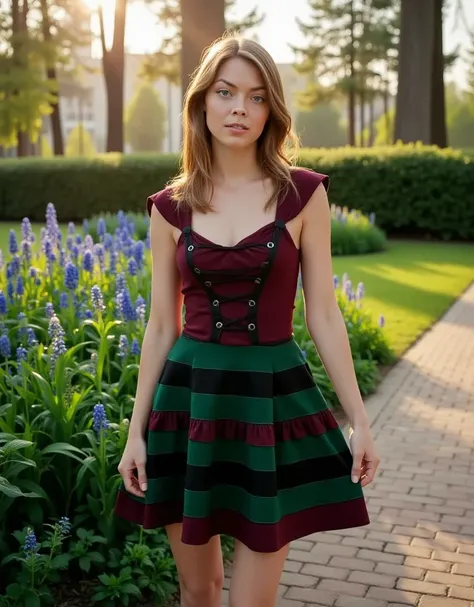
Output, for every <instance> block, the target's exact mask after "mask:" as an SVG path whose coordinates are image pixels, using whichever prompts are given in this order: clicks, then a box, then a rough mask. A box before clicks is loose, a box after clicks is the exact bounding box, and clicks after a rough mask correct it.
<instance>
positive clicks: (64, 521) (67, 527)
mask: <svg viewBox="0 0 474 607" xmlns="http://www.w3.org/2000/svg"><path fill="white" fill-rule="evenodd" d="M58 526H59V530H60V531H61V534H62V535H67V534H68V533H69V532H70V531H71V521H70V520H69V518H68V517H67V516H62V517H61V518H60V519H59V521H58Z"/></svg>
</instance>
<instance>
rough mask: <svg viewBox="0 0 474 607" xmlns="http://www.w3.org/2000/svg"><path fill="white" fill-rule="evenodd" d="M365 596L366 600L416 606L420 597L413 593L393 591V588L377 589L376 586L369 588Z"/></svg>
mask: <svg viewBox="0 0 474 607" xmlns="http://www.w3.org/2000/svg"><path fill="white" fill-rule="evenodd" d="M366 596H367V598H373V599H381V600H382V601H391V602H396V603H402V604H403V605H417V604H418V600H419V598H420V595H419V594H416V593H415V592H408V591H407V590H395V589H393V588H379V587H377V586H372V587H371V588H369V590H368V592H367V595H366Z"/></svg>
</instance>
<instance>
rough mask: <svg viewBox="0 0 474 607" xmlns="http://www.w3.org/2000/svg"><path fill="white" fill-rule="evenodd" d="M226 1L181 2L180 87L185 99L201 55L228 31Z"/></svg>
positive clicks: (200, 0)
mask: <svg viewBox="0 0 474 607" xmlns="http://www.w3.org/2000/svg"><path fill="white" fill-rule="evenodd" d="M224 14H225V0H181V23H182V25H181V38H182V43H181V87H182V92H183V95H184V93H185V92H186V89H187V88H188V85H189V83H190V80H191V75H192V73H193V72H194V71H195V69H196V67H197V66H198V65H199V61H200V59H201V56H202V53H203V51H204V49H205V48H206V47H208V46H209V45H210V44H211V43H212V42H214V40H215V39H216V38H219V37H220V36H222V34H223V33H224V31H225V18H224Z"/></svg>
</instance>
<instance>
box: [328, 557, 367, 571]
mask: <svg viewBox="0 0 474 607" xmlns="http://www.w3.org/2000/svg"><path fill="white" fill-rule="evenodd" d="M329 565H330V566H331V567H341V568H342V569H356V570H357V571H373V570H374V568H375V563H374V562H372V561H366V560H364V559H363V558H359V556H356V557H355V558H353V559H348V558H345V557H343V556H333V557H332V559H331V560H330V561H329Z"/></svg>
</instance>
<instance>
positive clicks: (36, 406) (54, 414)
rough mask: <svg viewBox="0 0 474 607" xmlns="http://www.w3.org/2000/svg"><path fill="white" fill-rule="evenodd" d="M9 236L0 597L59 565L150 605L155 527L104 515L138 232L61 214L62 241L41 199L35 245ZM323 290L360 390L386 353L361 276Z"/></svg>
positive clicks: (2, 294)
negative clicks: (329, 295) (334, 308)
mask: <svg viewBox="0 0 474 607" xmlns="http://www.w3.org/2000/svg"><path fill="white" fill-rule="evenodd" d="M21 235H22V236H21V237H22V240H21V243H18V239H17V236H16V234H15V233H14V232H12V233H11V234H10V240H9V253H8V254H5V255H4V256H3V255H1V254H0V271H1V274H0V554H2V555H8V556H6V558H4V559H3V561H1V563H0V566H1V568H2V575H1V576H0V595H2V596H0V605H3V606H4V607H19V606H20V605H21V606H22V607H38V606H43V605H51V604H57V601H56V599H55V598H53V597H54V596H56V595H55V592H56V590H55V588H56V587H57V585H58V583H59V582H60V580H61V579H62V578H63V577H64V575H65V571H66V570H67V575H68V576H69V577H70V579H71V580H72V581H74V582H75V583H77V584H80V583H83V582H84V581H87V580H91V581H92V585H93V588H92V595H93V597H94V600H95V601H96V602H97V603H98V604H100V605H127V604H142V603H140V601H141V600H142V598H141V597H143V600H153V601H154V602H155V603H156V604H160V601H162V602H163V601H165V600H167V599H168V598H169V597H170V596H171V595H172V594H173V593H174V592H175V591H176V589H177V577H176V570H175V566H174V563H173V560H172V558H171V553H170V550H169V546H168V543H167V539H166V537H165V534H164V532H163V531H162V530H157V531H144V530H143V529H141V528H137V527H133V526H131V525H129V524H128V523H126V522H125V521H122V520H121V519H118V518H117V517H115V516H114V512H113V509H114V503H115V495H116V491H117V488H118V485H119V482H120V477H119V475H118V473H117V465H118V463H119V460H120V457H121V453H122V451H123V448H124V446H125V442H126V438H127V429H128V418H129V417H130V413H131V410H132V407H133V399H134V395H135V386H136V381H137V373H138V364H139V357H140V346H141V343H142V339H143V334H144V331H145V326H146V320H147V316H148V311H149V290H150V263H149V257H150V251H149V235H148V233H147V234H146V235H145V237H144V239H140V238H138V237H137V235H136V232H135V226H134V225H133V223H131V222H130V221H128V220H127V218H126V216H125V215H124V214H123V213H120V214H119V215H118V216H117V229H116V230H115V231H114V233H110V232H108V231H107V227H106V224H105V222H103V221H100V222H99V223H98V230H97V241H96V242H94V239H93V238H92V236H91V235H90V234H86V235H85V236H84V235H83V234H81V233H80V232H78V231H77V230H76V228H75V226H74V225H72V224H70V226H69V229H68V235H67V238H66V239H65V241H64V242H63V238H62V236H61V232H60V230H59V226H58V223H57V218H56V212H55V209H54V207H53V206H52V205H49V206H48V208H47V213H46V225H45V227H44V228H43V230H42V233H41V238H40V241H39V242H37V243H36V242H35V238H34V236H33V233H32V231H31V225H30V222H29V220H28V219H24V220H23V222H22V225H21ZM335 287H336V288H337V289H338V301H339V305H340V307H341V310H342V311H343V314H344V318H345V321H346V325H347V327H348V332H349V335H350V340H351V346H352V351H353V357H354V363H355V367H356V372H357V378H358V381H359V384H360V386H361V390H362V392H363V393H364V394H366V393H368V392H370V391H371V390H373V389H374V387H375V385H376V381H377V373H378V371H377V367H378V364H385V363H386V362H389V361H390V360H391V351H390V348H389V347H388V345H387V343H386V340H385V337H384V335H383V330H382V328H381V327H380V326H378V323H377V322H375V321H373V319H371V318H370V317H368V316H367V315H365V314H364V312H363V309H362V307H361V303H362V299H363V286H362V285H359V287H358V288H356V289H353V288H352V285H351V283H350V280H349V277H347V276H346V277H343V280H342V281H340V282H339V281H337V280H336V281H335ZM302 306H303V297H302V295H301V293H300V294H299V295H298V298H297V306H296V310H295V337H296V339H297V341H298V343H299V344H300V347H301V348H302V349H303V350H304V351H305V352H306V353H307V357H308V361H309V364H310V366H311V369H312V370H313V372H314V374H315V377H316V379H317V381H318V383H319V385H320V387H321V391H322V393H323V395H324V396H325V397H326V398H327V400H328V402H329V403H331V404H333V405H336V404H337V403H336V398H335V395H334V392H333V390H332V388H331V386H330V383H329V381H328V380H327V377H326V376H325V374H324V370H323V367H322V365H321V363H320V361H319V359H318V357H317V355H316V353H315V351H314V347H313V346H312V342H311V341H310V339H309V336H308V334H307V332H306V329H305V327H304V320H303V307H302ZM12 530H16V531H15V533H13V534H12V533H11V531H12ZM222 541H223V546H224V548H225V551H226V554H228V551H229V549H230V548H231V543H230V542H229V540H228V538H225V537H224V538H223V539H222ZM68 579H69V578H68ZM71 583H72V582H71ZM55 601H56V602H55Z"/></svg>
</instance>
